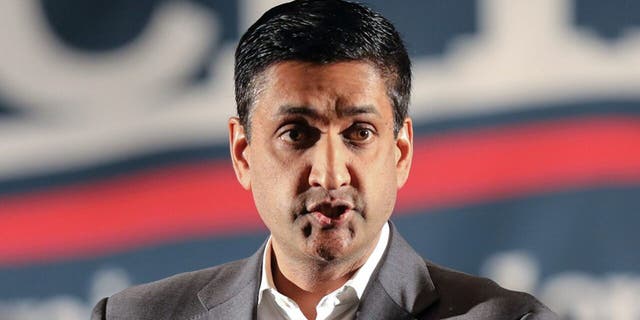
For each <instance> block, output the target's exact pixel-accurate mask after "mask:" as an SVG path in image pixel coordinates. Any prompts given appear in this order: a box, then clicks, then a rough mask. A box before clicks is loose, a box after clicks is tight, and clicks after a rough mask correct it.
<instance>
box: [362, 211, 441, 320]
mask: <svg viewBox="0 0 640 320" xmlns="http://www.w3.org/2000/svg"><path fill="white" fill-rule="evenodd" d="M390 225H391V234H390V237H389V246H388V248H387V251H386V253H385V256H384V257H383V260H382V263H381V265H380V266H378V270H377V272H376V273H374V275H373V276H372V279H371V280H370V281H369V285H368V286H367V289H366V290H365V293H364V295H363V297H362V301H361V302H360V307H359V310H358V313H357V318H358V319H415V317H416V316H420V318H421V319H425V318H428V317H427V315H426V312H427V309H428V307H429V306H431V305H432V304H433V303H434V302H436V301H437V300H438V293H437V292H436V289H435V286H434V284H433V281H432V280H431V277H430V276H429V270H428V269H427V266H426V264H425V261H424V259H422V257H420V255H418V254H417V253H416V252H415V251H414V250H413V249H412V248H411V246H409V244H408V243H407V242H406V241H405V240H404V239H403V238H402V237H401V236H400V234H399V233H398V231H397V230H396V228H395V226H394V225H393V224H391V223H390Z"/></svg>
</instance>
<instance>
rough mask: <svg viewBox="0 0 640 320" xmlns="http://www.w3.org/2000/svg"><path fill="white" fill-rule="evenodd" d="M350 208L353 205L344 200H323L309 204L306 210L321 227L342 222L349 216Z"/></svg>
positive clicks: (332, 225)
mask: <svg viewBox="0 0 640 320" xmlns="http://www.w3.org/2000/svg"><path fill="white" fill-rule="evenodd" d="M352 209H353V205H351V204H350V203H348V202H346V201H331V202H329V201H324V202H320V203H317V204H314V205H311V206H310V207H309V208H308V209H307V212H308V213H309V214H310V215H311V216H313V218H314V220H315V221H317V222H318V224H320V226H321V227H323V228H326V227H334V226H338V225H340V224H342V223H344V221H346V220H347V219H348V218H349V216H350V212H352V211H353V210H352Z"/></svg>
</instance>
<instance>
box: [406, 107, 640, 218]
mask: <svg viewBox="0 0 640 320" xmlns="http://www.w3.org/2000/svg"><path fill="white" fill-rule="evenodd" d="M639 120H640V119H633V118H632V119H629V118H623V117H607V118H603V117H599V118H593V117H592V118H583V119H572V120H564V121H547V122H543V123H535V124H526V125H511V126H501V127H492V128H483V129H477V130H468V131H464V132H462V131H459V132H456V133H453V134H443V135H432V136H429V137H428V138H427V139H425V140H422V141H420V143H417V144H416V145H415V150H414V158H413V166H412V171H411V174H410V175H409V176H410V178H409V180H408V182H407V184H406V185H405V187H404V188H403V189H402V192H400V199H399V200H400V201H399V207H398V209H399V210H412V209H419V208H425V207H442V206H450V205H462V204H469V203H477V202H479V201H488V200H493V199H502V198H509V197H513V196H518V195H523V194H527V193H540V192H548V191H553V190H561V189H566V188H572V187H580V186H602V185H605V186H606V185H620V184H633V183H638V182H640V121H639Z"/></svg>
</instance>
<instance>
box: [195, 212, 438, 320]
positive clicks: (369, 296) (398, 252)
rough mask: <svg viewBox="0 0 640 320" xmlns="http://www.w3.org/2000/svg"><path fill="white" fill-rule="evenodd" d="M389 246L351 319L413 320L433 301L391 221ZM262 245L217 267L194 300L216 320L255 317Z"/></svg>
mask: <svg viewBox="0 0 640 320" xmlns="http://www.w3.org/2000/svg"><path fill="white" fill-rule="evenodd" d="M389 225H390V227H391V233H390V235H389V245H388V247H387V250H386V252H385V255H384V256H383V257H382V260H381V261H380V265H379V266H378V268H377V270H376V271H375V272H374V274H373V275H372V276H371V279H370V280H369V284H368V286H367V288H366V289H365V292H364V294H363V296H362V299H361V301H360V306H359V308H358V312H357V314H356V318H361V319H413V318H414V317H415V316H417V315H419V314H424V312H425V311H426V310H427V308H428V307H429V306H430V305H432V304H433V303H434V302H436V301H437V300H438V294H437V292H436V289H435V286H434V284H433V281H432V280H431V277H430V275H429V270H428V269H427V266H426V263H425V261H424V260H423V259H422V257H420V255H418V253H416V252H415V251H414V250H413V248H411V246H410V245H409V244H408V243H407V242H406V241H405V240H404V239H403V238H402V237H401V236H400V234H399V233H398V231H397V230H396V228H395V226H394V225H393V223H389ZM265 245H266V242H265V243H264V244H263V245H262V247H260V249H259V250H258V251H257V252H256V253H255V254H253V255H252V256H251V257H249V258H247V259H244V260H240V261H236V262H231V263H229V264H227V265H223V266H221V267H220V268H219V270H220V272H217V273H216V274H215V275H214V276H213V278H212V279H211V281H210V282H209V283H208V284H207V285H206V286H205V287H204V288H203V289H202V290H200V292H198V298H199V299H200V301H201V302H202V304H203V305H204V306H205V307H206V308H207V310H209V314H215V315H216V316H217V317H218V318H222V319H226V318H235V319H254V318H255V317H256V308H257V303H258V302H257V301H258V288H259V286H260V279H261V274H260V273H261V268H262V256H263V252H264V249H265Z"/></svg>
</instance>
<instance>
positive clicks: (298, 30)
mask: <svg viewBox="0 0 640 320" xmlns="http://www.w3.org/2000/svg"><path fill="white" fill-rule="evenodd" d="M235 58H236V59H235V71H234V72H235V73H234V77H235V94H236V104H237V108H238V117H239V118H240V122H241V124H242V125H243V126H244V127H245V129H246V130H247V137H249V134H250V133H249V131H250V126H249V125H250V114H251V110H250V109H251V106H252V104H253V102H254V100H255V96H256V94H257V93H256V92H257V91H256V89H257V88H256V86H257V84H256V82H257V80H258V78H259V76H260V75H261V73H262V72H263V71H265V70H266V69H267V68H268V67H269V66H271V65H273V64H275V63H278V62H283V61H302V62H310V63H317V64H327V63H333V62H341V61H353V60H363V61H367V62H369V63H372V64H373V65H374V66H375V67H377V68H378V70H379V71H380V72H381V75H382V76H383V78H384V79H385V82H386V85H387V95H388V96H389V98H390V100H391V104H392V106H393V114H394V133H395V134H397V133H398V131H399V130H400V128H401V127H402V123H403V121H404V119H405V118H406V117H407V113H408V106H409V97H410V92H411V62H410V60H409V56H408V54H407V50H406V48H405V46H404V44H403V42H402V39H401V38H400V35H399V34H398V32H397V31H396V29H395V28H394V26H393V25H392V24H391V22H389V20H387V19H386V18H384V17H383V16H381V15H380V14H378V13H376V12H374V11H372V10H371V9H369V8H367V7H365V6H363V5H360V4H357V3H352V2H347V1H342V0H296V1H292V2H288V3H285V4H282V5H279V6H276V7H274V8H272V9H270V10H269V11H267V12H266V13H265V14H264V15H262V17H260V19H258V21H256V22H255V23H254V24H253V25H252V26H251V27H249V29H248V30H247V32H245V34H244V35H243V36H242V38H240V42H239V44H238V47H237V48H236V54H235Z"/></svg>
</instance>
